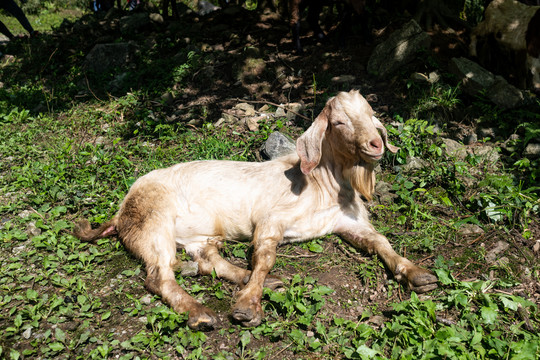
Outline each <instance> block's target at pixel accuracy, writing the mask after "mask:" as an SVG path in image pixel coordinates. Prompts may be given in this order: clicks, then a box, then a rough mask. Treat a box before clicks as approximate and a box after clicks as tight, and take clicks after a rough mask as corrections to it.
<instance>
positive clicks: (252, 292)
mask: <svg viewBox="0 0 540 360" xmlns="http://www.w3.org/2000/svg"><path fill="white" fill-rule="evenodd" d="M282 234H283V233H282V231H280V230H279V229H278V228H277V227H260V226H257V229H256V230H255V235H254V237H253V257H252V266H253V271H252V272H251V277H250V278H249V281H248V283H247V285H246V287H245V288H244V289H242V290H241V291H239V292H238V294H237V299H236V304H235V305H234V307H233V309H232V316H233V318H234V319H236V320H238V321H241V322H242V324H243V325H244V326H257V325H259V324H260V323H261V321H262V318H263V310H262V306H261V298H262V293H263V284H264V281H265V279H266V277H267V275H268V273H269V272H270V270H271V269H272V267H273V266H274V264H275V262H276V247H277V244H278V243H279V241H280V240H281V239H282Z"/></svg>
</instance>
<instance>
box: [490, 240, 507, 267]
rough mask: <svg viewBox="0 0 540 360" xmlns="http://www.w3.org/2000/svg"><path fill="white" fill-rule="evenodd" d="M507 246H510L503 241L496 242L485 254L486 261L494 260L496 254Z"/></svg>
mask: <svg viewBox="0 0 540 360" xmlns="http://www.w3.org/2000/svg"><path fill="white" fill-rule="evenodd" d="M509 247H510V244H508V243H507V242H505V241H499V242H497V244H496V245H495V247H494V248H493V249H491V250H490V251H488V253H487V254H486V260H487V262H488V263H493V262H495V260H497V258H498V255H499V254H501V253H502V252H504V251H506V250H507V249H508V248H509Z"/></svg>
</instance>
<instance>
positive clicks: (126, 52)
mask: <svg viewBox="0 0 540 360" xmlns="http://www.w3.org/2000/svg"><path fill="white" fill-rule="evenodd" d="M134 50H135V49H134V46H133V45H131V44H130V43H126V42H123V43H117V44H97V45H96V46H94V47H93V48H92V50H90V52H89V53H88V55H86V58H85V59H84V65H83V66H84V68H85V69H86V70H90V71H94V72H96V73H102V72H106V71H108V70H110V69H113V68H116V67H125V66H126V65H127V64H129V63H130V62H131V60H132V58H133V54H134Z"/></svg>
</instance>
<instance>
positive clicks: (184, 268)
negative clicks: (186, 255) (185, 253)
mask: <svg viewBox="0 0 540 360" xmlns="http://www.w3.org/2000/svg"><path fill="white" fill-rule="evenodd" d="M180 273H181V274H182V276H196V275H197V274H198V273H199V264H197V263H196V262H195V261H185V262H183V263H182V264H181V265H180Z"/></svg>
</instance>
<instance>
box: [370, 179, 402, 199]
mask: <svg viewBox="0 0 540 360" xmlns="http://www.w3.org/2000/svg"><path fill="white" fill-rule="evenodd" d="M375 194H376V195H377V196H378V198H379V203H381V204H390V203H392V202H393V201H394V199H395V198H396V197H397V195H396V194H394V193H393V192H392V185H390V184H389V183H387V182H384V181H378V182H377V183H375Z"/></svg>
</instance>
